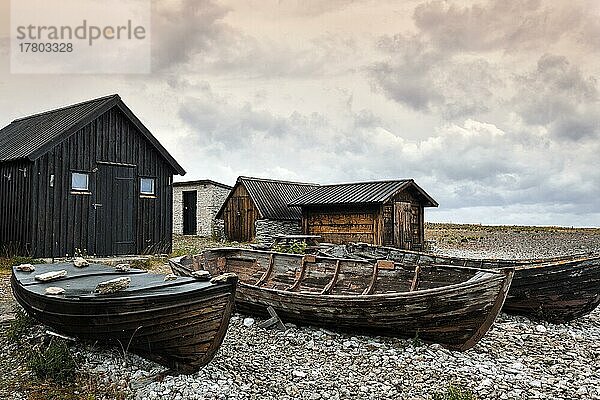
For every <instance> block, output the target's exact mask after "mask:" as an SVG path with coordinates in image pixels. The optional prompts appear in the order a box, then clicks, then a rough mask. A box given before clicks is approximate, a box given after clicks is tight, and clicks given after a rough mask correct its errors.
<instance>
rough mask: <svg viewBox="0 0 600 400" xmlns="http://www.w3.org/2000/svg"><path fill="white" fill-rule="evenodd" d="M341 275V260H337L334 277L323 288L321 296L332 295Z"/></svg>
mask: <svg viewBox="0 0 600 400" xmlns="http://www.w3.org/2000/svg"><path fill="white" fill-rule="evenodd" d="M339 274H340V260H336V262H335V271H334V273H333V277H332V278H331V281H329V283H328V284H327V285H326V286H325V287H324V288H323V290H322V291H321V294H331V291H332V290H333V287H334V286H335V282H336V281H337V278H338V275H339Z"/></svg>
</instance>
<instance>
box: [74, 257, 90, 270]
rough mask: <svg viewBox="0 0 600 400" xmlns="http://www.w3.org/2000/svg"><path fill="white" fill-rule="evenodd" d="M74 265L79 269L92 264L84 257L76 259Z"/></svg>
mask: <svg viewBox="0 0 600 400" xmlns="http://www.w3.org/2000/svg"><path fill="white" fill-rule="evenodd" d="M73 265H74V266H76V267H77V268H83V267H87V266H88V265H90V263H89V262H88V261H87V260H86V259H85V258H83V257H75V259H74V260H73Z"/></svg>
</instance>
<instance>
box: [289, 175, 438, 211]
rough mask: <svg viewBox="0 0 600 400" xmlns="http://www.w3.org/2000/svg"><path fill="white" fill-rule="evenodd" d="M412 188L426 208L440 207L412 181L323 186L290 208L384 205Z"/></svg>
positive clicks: (305, 195) (296, 201) (299, 199)
mask: <svg viewBox="0 0 600 400" xmlns="http://www.w3.org/2000/svg"><path fill="white" fill-rule="evenodd" d="M410 186H412V187H414V188H415V189H416V190H417V191H418V192H419V193H420V194H421V195H422V196H423V197H424V199H425V204H424V205H425V206H426V207H437V206H438V203H437V202H436V201H435V200H434V199H433V198H432V197H431V196H429V195H428V194H427V193H426V192H425V191H424V190H423V189H421V188H420V187H419V186H418V185H417V184H416V183H415V182H414V181H413V180H412V179H397V180H388V181H371V182H355V183H342V184H335V185H322V186H318V187H315V188H314V189H313V190H311V191H310V192H307V193H305V194H303V195H300V196H298V197H296V198H295V199H292V200H291V201H290V202H289V203H288V204H289V205H290V206H318V205H344V204H360V203H363V204H365V203H367V204H377V203H384V202H386V201H387V200H388V199H389V198H390V197H392V196H394V195H395V194H396V193H398V192H400V191H401V190H404V189H406V188H408V187H410Z"/></svg>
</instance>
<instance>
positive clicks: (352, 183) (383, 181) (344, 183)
mask: <svg viewBox="0 0 600 400" xmlns="http://www.w3.org/2000/svg"><path fill="white" fill-rule="evenodd" d="M410 181H413V182H414V179H412V178H403V179H384V180H376V181H360V182H342V183H328V184H326V185H319V187H331V186H351V185H362V184H365V183H390V182H398V183H400V182H402V183H404V182H410Z"/></svg>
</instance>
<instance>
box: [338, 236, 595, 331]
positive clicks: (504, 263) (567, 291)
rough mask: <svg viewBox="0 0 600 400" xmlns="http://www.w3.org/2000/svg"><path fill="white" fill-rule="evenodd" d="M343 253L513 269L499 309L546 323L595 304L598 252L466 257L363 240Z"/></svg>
mask: <svg viewBox="0 0 600 400" xmlns="http://www.w3.org/2000/svg"><path fill="white" fill-rule="evenodd" d="M347 249H348V251H349V255H350V256H352V255H354V256H358V257H363V258H370V259H387V260H394V261H396V262H399V263H404V264H407V265H428V264H452V265H464V266H472V267H481V268H490V269H501V268H506V267H511V268H515V275H514V278H513V282H512V284H511V287H510V290H509V292H508V296H507V298H506V301H505V302H504V307H503V311H506V312H508V313H513V314H519V315H524V316H526V317H528V318H531V319H537V320H545V321H548V322H551V323H555V324H559V323H567V322H569V321H572V320H574V319H577V318H580V317H582V316H584V315H586V314H589V313H590V312H591V311H593V310H594V309H595V308H596V307H597V306H598V304H600V257H599V256H593V257H585V256H565V257H554V258H547V259H538V260H494V259H469V258H460V257H450V256H441V255H434V254H429V253H420V252H414V251H408V250H402V249H396V248H392V247H384V246H373V245H366V244H359V245H348V246H347Z"/></svg>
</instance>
